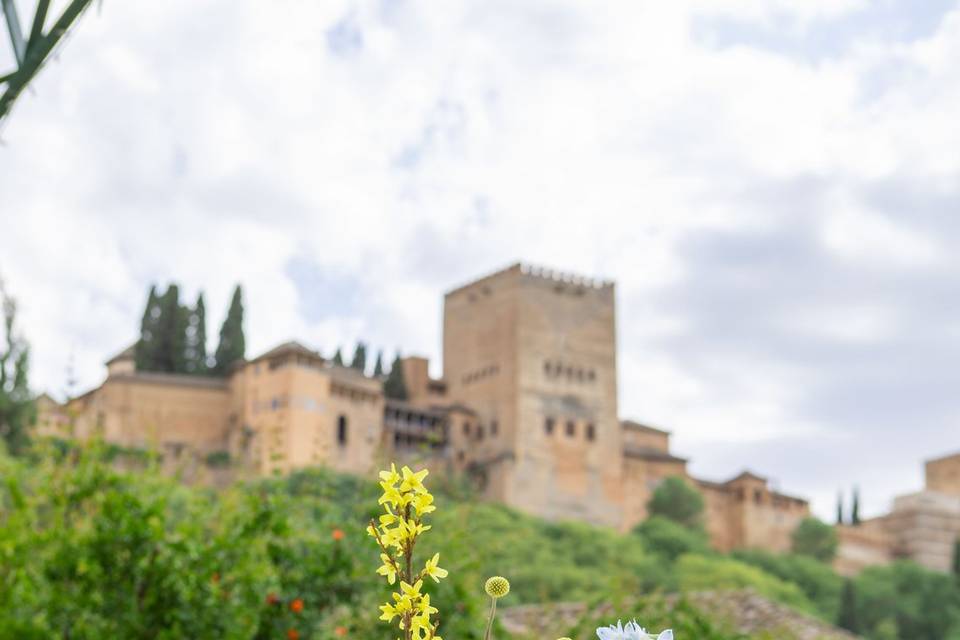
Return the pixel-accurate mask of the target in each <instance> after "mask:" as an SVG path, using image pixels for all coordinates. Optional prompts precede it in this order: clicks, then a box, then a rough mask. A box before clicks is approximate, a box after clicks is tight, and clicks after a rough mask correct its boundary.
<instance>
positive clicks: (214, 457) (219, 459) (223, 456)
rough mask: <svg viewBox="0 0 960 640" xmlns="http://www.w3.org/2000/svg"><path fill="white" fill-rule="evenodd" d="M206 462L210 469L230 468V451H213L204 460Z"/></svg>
mask: <svg viewBox="0 0 960 640" xmlns="http://www.w3.org/2000/svg"><path fill="white" fill-rule="evenodd" d="M204 461H205V462H206V463H207V466H208V467H229V466H230V452H229V451H212V452H210V453H208V454H207V457H206V458H204Z"/></svg>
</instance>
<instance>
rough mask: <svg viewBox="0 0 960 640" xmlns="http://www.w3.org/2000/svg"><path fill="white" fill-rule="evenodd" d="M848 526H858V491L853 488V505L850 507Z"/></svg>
mask: <svg viewBox="0 0 960 640" xmlns="http://www.w3.org/2000/svg"><path fill="white" fill-rule="evenodd" d="M850 524H852V525H853V526H857V525H858V524H860V489H858V488H857V487H854V488H853V505H852V506H851V507H850Z"/></svg>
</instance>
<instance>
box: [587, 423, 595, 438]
mask: <svg viewBox="0 0 960 640" xmlns="http://www.w3.org/2000/svg"><path fill="white" fill-rule="evenodd" d="M596 438H597V428H596V427H595V426H593V424H588V425H587V440H595V439H596Z"/></svg>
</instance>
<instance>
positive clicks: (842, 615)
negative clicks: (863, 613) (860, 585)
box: [837, 578, 860, 633]
mask: <svg viewBox="0 0 960 640" xmlns="http://www.w3.org/2000/svg"><path fill="white" fill-rule="evenodd" d="M837 626H838V627H840V628H841V629H846V630H847V631H849V632H851V633H857V632H858V631H859V627H860V625H859V623H858V621H857V594H856V592H855V591H854V587H853V580H851V579H850V578H847V579H846V580H844V581H843V594H842V595H841V596H840V611H839V612H838V614H837Z"/></svg>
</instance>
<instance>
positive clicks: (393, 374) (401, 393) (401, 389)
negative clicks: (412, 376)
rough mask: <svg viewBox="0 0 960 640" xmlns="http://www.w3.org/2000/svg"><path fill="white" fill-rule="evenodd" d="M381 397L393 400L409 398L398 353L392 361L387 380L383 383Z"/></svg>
mask: <svg viewBox="0 0 960 640" xmlns="http://www.w3.org/2000/svg"><path fill="white" fill-rule="evenodd" d="M383 395H385V396H387V397H388V398H392V399H394V400H406V399H407V398H408V397H409V396H408V394H407V383H406V382H405V381H404V379H403V361H402V360H401V359H400V353H399V352H397V355H396V357H395V358H394V359H393V364H392V365H391V366H390V373H389V374H387V379H386V380H384V381H383Z"/></svg>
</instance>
